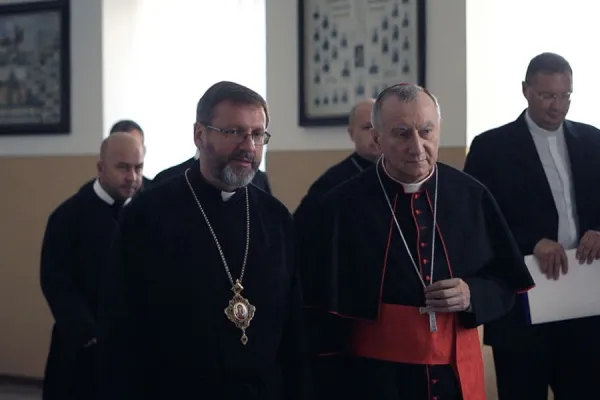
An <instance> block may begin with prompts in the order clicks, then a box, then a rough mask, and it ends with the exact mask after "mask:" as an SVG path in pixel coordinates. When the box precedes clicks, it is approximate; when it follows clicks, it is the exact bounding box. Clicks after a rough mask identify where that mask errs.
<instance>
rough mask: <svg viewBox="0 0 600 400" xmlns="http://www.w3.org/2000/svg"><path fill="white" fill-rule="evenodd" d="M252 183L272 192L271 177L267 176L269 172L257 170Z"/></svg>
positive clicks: (267, 191)
mask: <svg viewBox="0 0 600 400" xmlns="http://www.w3.org/2000/svg"><path fill="white" fill-rule="evenodd" d="M251 184H252V185H254V186H256V187H257V188H259V189H261V190H262V191H264V192H266V193H268V194H272V192H271V184H270V183H269V178H268V177H267V174H266V173H264V172H262V171H261V170H257V171H256V175H254V179H252V183H251Z"/></svg>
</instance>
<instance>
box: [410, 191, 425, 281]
mask: <svg viewBox="0 0 600 400" xmlns="http://www.w3.org/2000/svg"><path fill="white" fill-rule="evenodd" d="M410 211H411V214H412V217H413V220H414V221H415V226H416V227H417V243H421V225H419V221H417V216H416V215H415V214H416V212H417V211H418V210H415V196H411V197H410ZM406 250H407V251H408V249H406ZM416 262H417V263H418V264H417V265H418V267H419V273H420V274H421V277H422V276H423V265H422V263H421V247H420V246H417V260H416Z"/></svg>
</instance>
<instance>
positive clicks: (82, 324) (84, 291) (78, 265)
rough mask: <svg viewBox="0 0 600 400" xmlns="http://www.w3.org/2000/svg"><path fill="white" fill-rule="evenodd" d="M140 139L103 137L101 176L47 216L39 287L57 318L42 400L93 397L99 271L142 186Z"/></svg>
mask: <svg viewBox="0 0 600 400" xmlns="http://www.w3.org/2000/svg"><path fill="white" fill-rule="evenodd" d="M143 163H144V147H143V146H142V144H141V142H140V141H139V140H138V139H136V138H134V137H133V136H131V135H129V134H126V133H115V134H113V135H110V136H109V137H108V138H106V139H105V140H104V141H103V142H102V146H101V149H100V160H99V161H98V166H97V168H98V176H97V178H95V179H94V181H93V183H92V185H85V186H84V187H82V188H81V189H80V190H79V191H78V192H77V193H76V194H75V195H73V196H71V197H70V198H69V199H67V200H66V201H65V202H63V203H62V204H61V205H60V206H59V207H58V208H57V209H56V210H55V211H54V212H52V214H51V215H50V217H49V219H48V223H47V226H46V232H45V235H44V239H43V244H42V254H41V276H40V279H41V287H42V291H43V293H44V296H45V298H46V301H47V302H48V305H49V307H50V310H51V311H52V315H53V316H54V320H55V324H54V328H53V330H52V341H51V345H50V353H49V355H48V360H47V364H46V372H45V376H44V390H43V399H44V400H65V399H94V398H95V397H94V395H95V353H96V347H95V344H96V316H97V301H98V300H97V297H98V286H99V280H98V276H99V275H100V273H101V271H102V269H103V268H104V264H105V262H106V259H107V254H108V251H109V247H110V243H111V239H112V235H113V231H114V229H115V228H116V226H117V220H118V216H119V213H120V211H121V209H122V208H123V206H125V205H126V204H128V203H129V201H130V200H131V198H132V197H133V196H134V195H135V193H136V192H137V191H138V190H139V189H140V187H141V184H142V169H143Z"/></svg>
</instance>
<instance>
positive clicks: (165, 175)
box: [153, 157, 195, 183]
mask: <svg viewBox="0 0 600 400" xmlns="http://www.w3.org/2000/svg"><path fill="white" fill-rule="evenodd" d="M194 161H195V159H194V157H192V158H190V159H188V160H185V161H184V162H182V163H180V164H177V165H174V166H172V167H169V168H167V169H164V170H162V171H161V172H159V173H158V174H156V176H155V177H154V179H153V182H154V183H158V182H162V181H165V180H167V179H171V178H174V177H176V176H179V175H183V173H184V172H185V170H186V169H188V168H189V167H191V166H192V165H193V164H194Z"/></svg>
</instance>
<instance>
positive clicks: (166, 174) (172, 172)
mask: <svg viewBox="0 0 600 400" xmlns="http://www.w3.org/2000/svg"><path fill="white" fill-rule="evenodd" d="M195 161H196V158H195V157H192V158H190V159H188V160H185V161H184V162H182V163H181V164H177V165H174V166H172V167H169V168H167V169H165V170H163V171H161V172H159V173H158V174H156V176H155V177H154V179H153V180H152V183H154V184H158V183H160V182H164V181H166V180H168V179H171V178H174V177H176V176H180V175H182V174H183V173H184V172H185V170H186V169H188V168H190V167H191V166H192V165H194V162H195ZM252 184H253V185H254V186H256V187H258V188H260V189H262V190H264V191H265V192H267V193H269V194H271V185H270V184H269V179H268V178H267V174H265V173H264V172H262V171H260V170H258V171H256V175H254V179H252Z"/></svg>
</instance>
